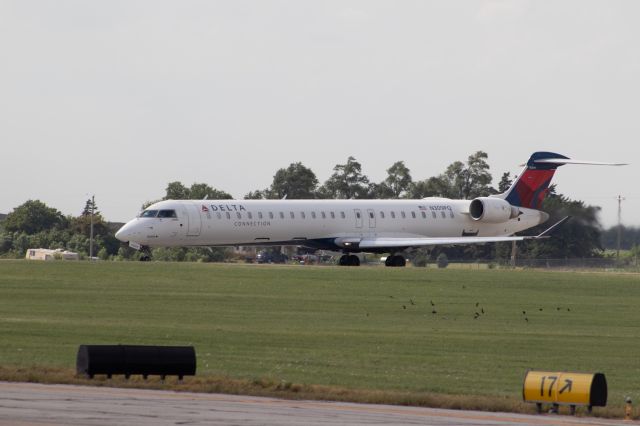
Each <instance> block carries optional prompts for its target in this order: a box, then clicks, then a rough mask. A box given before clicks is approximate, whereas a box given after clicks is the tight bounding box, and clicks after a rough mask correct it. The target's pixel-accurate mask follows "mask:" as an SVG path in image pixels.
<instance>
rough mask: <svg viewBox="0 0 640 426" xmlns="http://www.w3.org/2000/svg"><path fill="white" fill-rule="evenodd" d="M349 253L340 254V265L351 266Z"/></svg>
mask: <svg viewBox="0 0 640 426" xmlns="http://www.w3.org/2000/svg"><path fill="white" fill-rule="evenodd" d="M349 257H350V256H349V255H347V254H343V255H342V256H340V260H338V265H340V266H349Z"/></svg>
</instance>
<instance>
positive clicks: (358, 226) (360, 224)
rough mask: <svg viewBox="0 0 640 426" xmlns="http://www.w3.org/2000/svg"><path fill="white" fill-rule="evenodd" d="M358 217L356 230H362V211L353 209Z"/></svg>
mask: <svg viewBox="0 0 640 426" xmlns="http://www.w3.org/2000/svg"><path fill="white" fill-rule="evenodd" d="M353 212H354V213H355V215H356V228H362V211H360V209H353Z"/></svg>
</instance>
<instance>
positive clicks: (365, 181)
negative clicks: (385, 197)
mask: <svg viewBox="0 0 640 426" xmlns="http://www.w3.org/2000/svg"><path fill="white" fill-rule="evenodd" d="M333 171H334V172H333V174H332V175H331V177H330V178H329V179H327V181H326V182H325V183H324V185H323V187H322V188H321V189H320V192H321V194H322V195H323V198H346V199H351V198H366V197H367V195H368V193H369V178H367V177H366V176H365V175H363V174H362V166H361V165H360V163H358V162H357V161H356V159H355V158H354V157H349V158H348V159H347V163H346V164H337V165H336V166H335V167H334V168H333Z"/></svg>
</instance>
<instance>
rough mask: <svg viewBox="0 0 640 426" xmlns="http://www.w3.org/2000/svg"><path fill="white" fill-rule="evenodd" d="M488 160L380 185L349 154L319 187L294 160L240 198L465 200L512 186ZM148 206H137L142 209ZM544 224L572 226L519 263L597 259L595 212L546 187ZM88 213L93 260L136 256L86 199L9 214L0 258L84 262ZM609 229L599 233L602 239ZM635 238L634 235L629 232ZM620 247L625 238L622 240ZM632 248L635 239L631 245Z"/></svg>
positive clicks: (477, 156) (168, 254)
mask: <svg viewBox="0 0 640 426" xmlns="http://www.w3.org/2000/svg"><path fill="white" fill-rule="evenodd" d="M487 160H488V155H487V153H485V152H483V151H477V152H475V153H473V154H472V155H470V156H469V157H468V158H467V159H466V161H455V162H453V163H451V164H450V165H449V166H448V167H447V168H446V169H445V170H444V171H443V172H442V173H440V174H439V175H437V176H432V177H429V178H427V179H424V180H414V179H413V178H412V176H411V171H410V170H409V168H408V167H407V166H406V165H405V164H404V162H403V161H397V162H395V163H393V164H392V165H391V166H390V167H389V168H388V169H387V170H386V172H387V176H386V177H385V178H384V179H383V180H382V181H381V182H372V181H371V180H370V179H369V178H368V177H367V176H366V175H365V174H364V173H363V172H362V165H361V164H360V163H359V162H358V161H357V160H356V159H355V158H354V157H352V156H350V157H348V158H347V160H346V162H345V163H344V164H337V165H335V166H334V168H333V173H332V174H331V176H330V177H329V178H328V179H327V180H326V181H325V182H324V183H322V184H320V182H319V180H318V178H317V177H316V174H315V173H314V172H313V171H312V170H311V169H310V168H308V167H306V166H304V165H303V164H302V163H301V162H296V163H292V164H290V165H289V166H288V167H286V168H281V169H279V170H277V171H276V172H275V174H274V176H273V180H272V182H271V184H270V185H269V186H267V187H266V188H263V189H255V190H252V191H250V192H248V193H247V194H246V195H245V196H244V198H245V199H282V198H288V199H382V198H385V199H388V198H395V199H399V198H407V199H420V198H425V197H432V196H438V197H445V198H453V199H473V198H475V197H481V196H488V195H491V194H496V193H501V192H504V191H506V190H507V189H508V188H509V186H510V185H511V183H512V178H511V175H510V173H508V172H505V173H503V174H502V177H501V179H500V181H499V182H498V184H497V187H493V186H492V176H491V173H490V167H489V164H488V162H487ZM232 198H233V197H232V196H231V194H229V193H227V192H225V191H224V190H220V189H216V188H214V187H212V186H210V185H208V184H206V183H194V184H192V185H191V186H186V185H184V184H183V183H182V182H179V181H175V182H170V183H168V185H167V187H166V188H165V196H164V197H163V198H162V199H163V200H167V199H175V200H178V199H209V200H214V199H232ZM153 202H154V201H148V202H146V203H143V205H142V208H143V209H144V208H145V207H146V206H148V205H150V204H152V203H153ZM542 209H543V210H545V211H546V212H547V213H549V214H550V216H551V217H550V220H549V221H548V222H547V223H546V224H543V225H540V226H539V227H537V228H536V229H531V230H530V231H529V232H530V233H531V234H535V233H536V232H541V231H542V230H544V229H545V228H546V227H547V226H549V225H551V224H552V223H554V221H556V220H560V219H561V218H562V217H564V216H567V215H570V216H572V220H571V221H569V222H568V223H566V224H564V225H563V226H562V227H560V228H559V229H558V230H557V231H556V232H555V233H554V238H551V239H548V240H544V241H527V242H524V243H521V244H519V257H525V258H575V257H578V258H585V257H599V256H603V254H604V253H603V249H602V244H601V241H602V237H603V230H602V227H601V226H600V224H599V222H598V219H597V213H598V211H599V208H598V207H595V206H589V205H585V204H584V203H583V202H581V201H576V200H571V199H570V198H568V197H565V196H564V195H562V194H558V193H556V191H555V187H554V186H552V187H551V188H550V193H549V195H548V196H547V198H546V199H545V202H544V204H543V207H542ZM91 211H93V221H94V236H95V241H94V246H95V254H96V255H97V256H98V257H100V258H101V259H121V260H125V259H135V258H136V257H137V252H135V251H134V250H132V249H130V248H128V247H126V246H124V245H122V244H120V242H119V241H118V240H117V239H116V238H115V236H114V233H115V231H117V225H110V224H109V223H108V222H106V221H105V219H104V218H103V217H102V215H101V213H100V212H99V210H98V209H97V206H96V205H95V202H94V201H92V200H91V199H89V200H87V202H86V204H85V206H84V209H83V210H82V212H81V213H80V214H79V215H78V216H64V215H62V213H60V212H59V211H58V210H56V209H54V208H51V207H48V206H46V205H45V204H44V203H42V202H41V201H39V200H29V201H27V202H25V203H24V204H22V205H21V206H19V207H16V208H15V209H14V210H13V211H12V212H11V213H9V214H8V215H7V216H6V217H5V219H4V220H3V221H2V222H0V257H24V254H25V252H26V250H27V249H28V248H53V249H56V248H60V249H67V250H70V251H75V252H78V253H80V254H81V255H84V256H87V255H88V253H89V232H90V229H89V228H90V220H91ZM609 235H610V230H609V231H606V232H604V237H605V239H606V241H609V240H610V237H609ZM634 235H635V234H634ZM625 241H627V240H625ZM634 244H635V240H634ZM510 252H511V245H510V244H487V245H483V246H476V245H470V246H457V247H437V248H435V249H432V250H428V249H418V250H412V251H411V252H410V253H407V256H408V257H409V258H410V259H413V260H414V262H416V263H423V262H426V261H429V260H430V259H435V258H436V257H437V256H439V255H441V254H442V253H445V255H446V256H447V257H448V258H450V259H500V258H508V257H509V255H510ZM153 255H154V258H155V259H158V260H178V261H180V260H192V261H220V260H224V259H225V258H226V257H228V256H229V252H228V251H227V250H225V249H186V248H180V249H155V250H154V252H153Z"/></svg>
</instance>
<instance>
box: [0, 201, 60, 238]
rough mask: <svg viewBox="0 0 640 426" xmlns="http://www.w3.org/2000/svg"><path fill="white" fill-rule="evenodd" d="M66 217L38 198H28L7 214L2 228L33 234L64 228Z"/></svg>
mask: <svg viewBox="0 0 640 426" xmlns="http://www.w3.org/2000/svg"><path fill="white" fill-rule="evenodd" d="M65 226H66V219H65V217H64V216H63V215H62V213H60V212H59V211H58V210H56V209H54V208H51V207H47V205H46V204H44V203H43V202H42V201H40V200H29V201H27V202H25V203H24V204H22V205H20V206H19V207H16V208H15V209H14V210H13V211H12V212H11V213H9V214H8V215H7V218H6V219H5V221H4V229H5V230H6V231H8V232H24V233H26V234H35V233H37V232H40V231H44V230H48V229H52V228H64V227H65Z"/></svg>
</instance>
